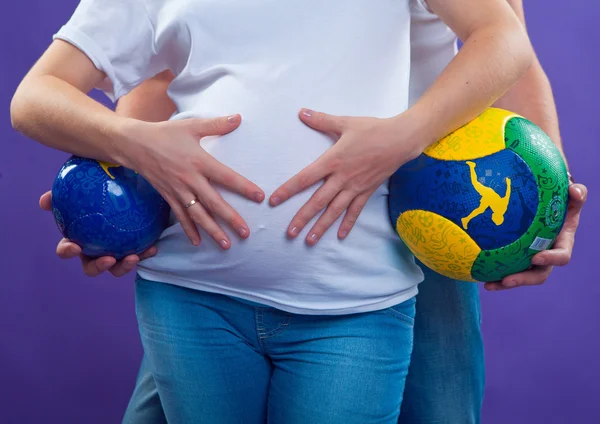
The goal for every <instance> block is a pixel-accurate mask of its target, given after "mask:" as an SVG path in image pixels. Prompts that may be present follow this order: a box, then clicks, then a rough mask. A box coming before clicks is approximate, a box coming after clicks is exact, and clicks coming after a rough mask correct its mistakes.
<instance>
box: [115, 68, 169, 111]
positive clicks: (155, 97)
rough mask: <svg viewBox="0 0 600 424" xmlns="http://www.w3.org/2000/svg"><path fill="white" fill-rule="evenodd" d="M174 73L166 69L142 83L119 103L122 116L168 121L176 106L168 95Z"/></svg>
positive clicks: (118, 106) (118, 107)
mask: <svg viewBox="0 0 600 424" xmlns="http://www.w3.org/2000/svg"><path fill="white" fill-rule="evenodd" d="M172 80H173V75H172V74H171V73H170V72H169V71H165V72H163V73H160V74H158V75H156V76H155V77H154V78H151V79H149V80H147V81H145V82H143V83H142V85H140V86H139V87H137V88H135V89H134V90H132V91H131V93H129V94H127V95H126V96H124V97H123V98H121V99H120V100H119V103H117V108H116V112H117V113H118V114H119V115H121V116H127V117H128V118H134V119H139V120H140V121H146V122H162V121H167V120H168V119H169V118H170V117H171V115H173V113H175V110H176V107H175V104H174V103H173V101H172V100H171V98H170V97H169V96H168V95H167V88H169V84H170V83H171V81H172Z"/></svg>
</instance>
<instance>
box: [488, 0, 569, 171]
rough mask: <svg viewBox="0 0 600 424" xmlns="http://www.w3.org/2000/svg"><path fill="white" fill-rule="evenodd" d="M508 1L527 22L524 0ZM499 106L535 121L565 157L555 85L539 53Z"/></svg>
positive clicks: (498, 103)
mask: <svg viewBox="0 0 600 424" xmlns="http://www.w3.org/2000/svg"><path fill="white" fill-rule="evenodd" d="M507 1H508V3H509V4H510V5H511V7H512V8H513V10H514V11H515V13H516V14H517V16H518V17H519V19H520V20H521V22H522V23H523V25H524V26H525V12H524V10H523V0H507ZM495 106H496V107H499V108H502V109H507V110H510V111H512V112H515V113H518V114H519V115H522V116H524V117H526V118H527V119H529V120H530V121H532V122H535V123H536V124H537V125H538V126H539V127H540V128H542V129H543V130H544V131H545V132H546V134H548V135H549V136H550V138H551V139H552V141H554V143H555V144H556V145H557V147H558V148H559V149H560V151H561V153H563V157H564V152H563V148H562V140H561V137H560V130H559V125H558V115H557V112H556V104H555V103H554V96H553V94H552V87H551V85H550V80H549V79H548V76H547V75H546V72H545V71H544V68H542V65H541V64H540V61H539V60H538V58H537V56H536V55H535V53H534V56H533V63H532V65H531V68H529V70H528V71H527V73H526V74H525V75H524V76H523V77H521V79H520V80H519V81H518V82H517V83H516V84H515V85H513V87H512V88H511V89H510V90H509V91H507V92H506V94H504V96H502V97H501V98H500V99H499V100H498V101H497V102H496V103H495ZM565 160H566V159H565Z"/></svg>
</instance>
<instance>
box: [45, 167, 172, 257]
mask: <svg viewBox="0 0 600 424" xmlns="http://www.w3.org/2000/svg"><path fill="white" fill-rule="evenodd" d="M169 211H170V209H169V205H168V203H167V202H166V201H165V200H164V199H163V198H162V197H161V195H160V194H159V193H158V192H157V191H156V190H155V189H154V187H152V185H150V183H149V182H148V181H146V180H145V179H144V178H143V177H142V176H141V175H139V174H137V173H136V172H134V171H132V170H130V169H127V168H124V167H122V166H119V165H113V164H108V163H104V162H98V161H95V160H92V159H86V158H81V157H77V156H72V157H71V158H70V159H69V160H67V161H66V162H65V164H64V165H63V166H62V168H61V169H60V171H59V173H58V176H57V177H56V180H55V181H54V185H53V187H52V212H53V214H54V218H55V220H56V224H57V225H58V228H59V230H60V232H61V233H62V234H63V236H64V237H65V238H68V239H69V240H71V241H73V242H74V243H77V244H78V245H79V246H81V248H82V251H83V254H85V255H88V256H91V257H99V256H114V257H115V258H117V259H122V258H124V257H125V256H127V255H131V254H138V253H141V252H143V251H144V250H146V249H148V248H149V247H150V246H152V244H154V243H155V242H156V240H158V238H159V236H160V234H161V233H162V232H163V231H164V229H165V228H166V227H167V225H168V221H169Z"/></svg>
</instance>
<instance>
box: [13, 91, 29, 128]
mask: <svg viewBox="0 0 600 424" xmlns="http://www.w3.org/2000/svg"><path fill="white" fill-rule="evenodd" d="M23 91H24V90H23V87H22V86H19V88H17V91H16V92H15V94H14V95H13V98H12V100H11V102H10V123H11V125H12V127H13V128H14V129H15V130H16V131H18V132H20V133H22V132H25V131H26V126H27V121H28V119H27V112H28V109H29V108H28V106H27V100H26V96H25V95H24V93H23Z"/></svg>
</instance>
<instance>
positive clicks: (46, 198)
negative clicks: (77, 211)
mask: <svg viewBox="0 0 600 424" xmlns="http://www.w3.org/2000/svg"><path fill="white" fill-rule="evenodd" d="M40 208H42V209H43V210H45V211H50V210H52V192H51V191H47V192H45V193H44V194H42V197H40Z"/></svg>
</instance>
